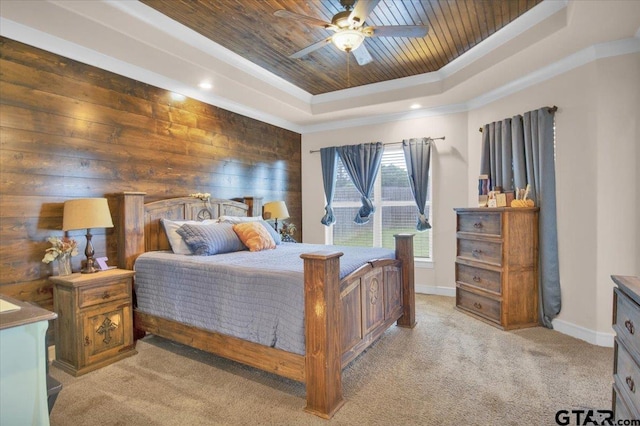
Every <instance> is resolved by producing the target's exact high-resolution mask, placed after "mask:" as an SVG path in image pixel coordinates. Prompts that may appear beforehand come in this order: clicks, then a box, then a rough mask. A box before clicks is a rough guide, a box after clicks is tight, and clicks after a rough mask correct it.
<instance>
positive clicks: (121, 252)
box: [118, 192, 146, 270]
mask: <svg viewBox="0 0 640 426" xmlns="http://www.w3.org/2000/svg"><path fill="white" fill-rule="evenodd" d="M145 195H146V193H145V192H124V193H122V194H121V197H120V215H119V218H118V267H119V268H121V269H129V270H133V263H134V262H135V260H136V257H138V255H140V254H142V253H144V196H145Z"/></svg>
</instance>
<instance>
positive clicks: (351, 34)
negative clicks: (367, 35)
mask: <svg viewBox="0 0 640 426" xmlns="http://www.w3.org/2000/svg"><path fill="white" fill-rule="evenodd" d="M331 41H332V42H333V44H334V45H335V46H336V47H337V48H338V49H340V50H342V51H343V52H351V51H353V50H356V49H357V48H358V47H360V45H361V44H362V42H363V41H364V34H363V33H362V31H358V30H350V29H345V30H339V31H338V32H336V33H335V34H334V35H333V36H332V37H331Z"/></svg>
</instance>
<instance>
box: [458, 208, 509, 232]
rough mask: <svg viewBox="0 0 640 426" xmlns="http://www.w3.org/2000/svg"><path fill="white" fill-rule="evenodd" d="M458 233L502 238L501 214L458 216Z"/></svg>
mask: <svg viewBox="0 0 640 426" xmlns="http://www.w3.org/2000/svg"><path fill="white" fill-rule="evenodd" d="M458 232H470V233H474V234H484V235H495V236H497V237H500V236H502V223H501V216H500V213H494V212H486V213H485V212H473V213H463V214H459V215H458Z"/></svg>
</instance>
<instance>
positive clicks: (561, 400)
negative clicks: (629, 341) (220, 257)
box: [51, 295, 613, 426]
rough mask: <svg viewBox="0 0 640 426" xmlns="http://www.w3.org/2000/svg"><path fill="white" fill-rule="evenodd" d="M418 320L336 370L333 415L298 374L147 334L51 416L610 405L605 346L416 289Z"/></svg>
mask: <svg viewBox="0 0 640 426" xmlns="http://www.w3.org/2000/svg"><path fill="white" fill-rule="evenodd" d="M417 320H418V325H417V327H416V328H415V329H413V330H407V329H403V328H398V327H392V328H391V329H390V330H389V331H387V333H385V335H383V336H382V338H381V339H380V340H379V341H378V342H377V343H376V344H375V345H374V346H373V347H371V348H370V349H369V350H368V351H367V352H366V353H364V354H363V355H362V356H360V357H359V358H357V359H356V360H355V361H354V362H353V363H351V364H350V365H349V366H348V367H347V368H346V370H345V371H344V380H343V381H344V396H345V398H346V404H345V405H344V407H343V408H342V409H341V410H340V411H339V412H338V413H337V414H336V415H335V416H334V418H333V419H332V420H330V421H326V420H322V419H320V418H317V417H315V416H313V415H310V414H307V413H305V412H304V411H303V408H304V406H305V399H304V394H305V391H304V386H303V385H302V384H299V383H297V382H294V381H290V380H287V379H283V378H280V377H277V376H275V375H272V374H268V373H264V372H262V371H259V370H255V369H252V368H249V367H245V366H242V365H240V364H237V363H234V362H231V361H227V360H224V359H221V358H218V357H215V356H212V355H209V354H206V353H204V352H201V351H197V350H194V349H191V348H188V347H185V346H182V345H178V344H175V343H172V342H170V341H167V340H165V339H161V338H158V337H155V336H147V337H146V338H145V339H143V340H141V341H139V342H138V345H137V349H138V354H137V355H135V356H133V357H130V358H127V359H125V360H122V361H119V362H117V363H115V364H112V365H110V366H107V367H104V368H102V369H100V370H97V371H94V372H91V373H88V374H86V375H84V376H80V377H77V378H76V377H72V376H70V375H68V374H67V373H64V372H63V371H61V370H59V369H57V368H55V367H52V368H51V374H52V375H53V377H55V378H56V379H58V380H59V381H60V382H62V384H63V389H62V391H61V393H60V395H59V397H58V400H57V402H56V404H55V406H54V408H53V412H52V413H51V424H52V425H54V426H56V425H60V426H61V425H73V426H81V425H91V426H95V425H327V424H331V425H555V424H556V421H555V413H556V412H557V411H558V410H563V409H565V410H571V409H610V408H611V383H612V369H613V349H611V348H602V347H597V346H593V345H590V344H588V343H586V342H583V341H581V340H577V339H574V338H571V337H568V336H566V335H563V334H561V333H558V332H556V331H553V330H548V329H546V328H542V327H537V328H531V329H525V330H519V331H511V332H504V331H500V330H498V329H496V328H493V327H491V326H489V325H487V324H484V323H482V322H480V321H477V320H475V319H473V318H471V317H469V316H467V315H465V314H463V313H461V312H459V311H457V310H455V309H454V299H453V298H450V297H442V296H425V295H418V296H417Z"/></svg>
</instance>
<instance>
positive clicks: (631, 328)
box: [611, 275, 640, 420]
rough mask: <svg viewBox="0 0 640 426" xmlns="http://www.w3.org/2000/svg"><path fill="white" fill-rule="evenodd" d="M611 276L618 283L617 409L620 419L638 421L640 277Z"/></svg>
mask: <svg viewBox="0 0 640 426" xmlns="http://www.w3.org/2000/svg"><path fill="white" fill-rule="evenodd" d="M611 278H612V279H613V281H614V282H615V283H616V284H617V285H618V287H617V288H614V289H613V330H614V331H615V332H616V338H615V341H614V342H615V343H614V360H613V402H612V403H613V411H614V415H615V418H616V420H637V419H640V389H638V386H640V367H639V366H640V338H639V337H638V334H640V278H638V277H625V276H620V275H613V276H612V277H611ZM637 327H638V328H637ZM636 333H638V334H636Z"/></svg>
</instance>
